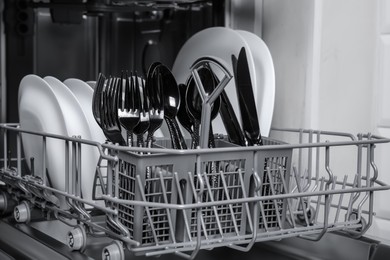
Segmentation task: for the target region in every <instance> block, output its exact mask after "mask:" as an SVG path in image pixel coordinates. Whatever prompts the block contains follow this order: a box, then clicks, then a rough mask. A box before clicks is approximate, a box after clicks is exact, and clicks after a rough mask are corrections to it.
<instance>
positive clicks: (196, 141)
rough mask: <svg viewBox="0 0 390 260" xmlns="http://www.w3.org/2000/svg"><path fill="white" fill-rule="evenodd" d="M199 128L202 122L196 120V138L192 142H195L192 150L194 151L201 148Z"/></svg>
mask: <svg viewBox="0 0 390 260" xmlns="http://www.w3.org/2000/svg"><path fill="white" fill-rule="evenodd" d="M199 127H200V122H199V121H197V120H196V121H195V122H194V136H193V137H192V142H193V147H192V148H194V149H195V148H196V147H198V146H199Z"/></svg>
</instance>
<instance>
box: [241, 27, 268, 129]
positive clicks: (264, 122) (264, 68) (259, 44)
mask: <svg viewBox="0 0 390 260" xmlns="http://www.w3.org/2000/svg"><path fill="white" fill-rule="evenodd" d="M237 32H238V33H239V34H240V35H241V36H242V37H243V38H244V39H245V40H246V42H247V43H248V45H249V48H250V50H251V52H252V57H253V60H254V62H255V68H256V84H257V86H260V87H261V86H263V87H261V89H262V91H260V92H261V93H260V94H261V95H263V96H264V97H266V98H261V99H258V100H257V101H258V102H257V110H258V111H260V113H259V114H258V115H259V117H260V118H261V126H262V129H261V130H262V132H261V133H262V134H263V135H265V136H268V135H269V131H270V129H271V123H272V116H273V112H274V104H275V69H274V62H273V60H272V56H271V52H270V51H269V49H268V47H267V45H266V44H265V42H264V41H263V40H262V39H261V38H260V37H259V36H257V35H256V34H254V33H251V32H248V31H242V30H237ZM259 89H260V88H255V89H254V95H255V96H256V97H259V93H258V92H259ZM263 130H264V132H263ZM267 130H268V131H267Z"/></svg>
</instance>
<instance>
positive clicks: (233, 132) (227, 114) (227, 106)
mask: <svg viewBox="0 0 390 260" xmlns="http://www.w3.org/2000/svg"><path fill="white" fill-rule="evenodd" d="M207 67H208V69H209V70H210V72H211V73H212V75H213V78H214V82H215V85H218V83H219V79H218V77H217V76H216V75H215V74H214V72H213V70H212V69H211V67H210V66H209V64H207ZM233 75H235V71H234V74H233ZM219 113H220V115H221V119H222V123H223V125H224V126H225V129H226V133H227V135H228V138H229V141H230V142H231V143H233V144H237V145H240V146H245V137H244V134H243V132H242V130H241V127H240V124H239V123H238V120H237V116H236V114H235V113H234V109H233V106H232V104H231V103H230V100H229V97H228V95H227V94H226V91H225V90H223V91H222V93H221V106H220V109H219Z"/></svg>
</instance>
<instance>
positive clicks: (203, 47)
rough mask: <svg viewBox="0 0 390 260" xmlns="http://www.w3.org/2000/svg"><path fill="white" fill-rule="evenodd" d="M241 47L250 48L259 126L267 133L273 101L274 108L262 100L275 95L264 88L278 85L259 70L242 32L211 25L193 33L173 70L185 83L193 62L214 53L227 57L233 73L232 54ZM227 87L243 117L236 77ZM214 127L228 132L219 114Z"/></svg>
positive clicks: (179, 80) (231, 99) (249, 59)
mask: <svg viewBox="0 0 390 260" xmlns="http://www.w3.org/2000/svg"><path fill="white" fill-rule="evenodd" d="M251 45H252V44H251ZM242 47H244V48H245V49H246V51H247V52H246V53H247V60H248V66H249V71H250V74H251V81H252V86H253V89H254V95H255V101H256V106H257V113H258V117H259V122H260V130H261V133H262V135H264V136H268V134H269V130H270V129H269V128H270V118H271V119H272V113H273V102H272V108H271V107H269V108H268V107H267V108H264V106H263V104H264V103H267V102H264V100H266V99H273V97H271V96H266V95H265V94H266V93H269V92H272V91H269V90H265V89H268V88H275V86H274V85H271V84H270V83H269V82H270V81H269V80H265V79H262V78H261V74H259V73H257V67H256V64H255V60H254V58H253V55H252V48H251V46H250V45H249V44H248V43H247V41H246V39H244V37H242V36H241V34H240V33H238V32H236V31H235V30H233V29H229V28H226V27H212V28H208V29H205V30H202V31H200V32H198V33H197V34H195V35H194V36H192V37H191V38H190V39H189V40H188V41H187V42H186V43H185V44H184V46H183V47H182V48H181V50H180V51H179V54H178V55H177V57H176V60H175V63H174V65H173V68H172V73H173V74H174V76H175V78H176V80H177V82H178V84H179V83H185V82H186V80H187V78H188V77H189V75H190V73H191V72H190V67H191V66H192V64H193V63H194V62H195V61H196V60H197V59H199V58H201V57H209V56H212V57H217V58H219V59H221V60H224V61H225V62H226V64H227V69H228V70H229V71H230V72H231V73H232V75H233V69H232V59H231V56H232V55H235V56H236V57H238V54H239V52H240V50H241V48H242ZM260 47H261V46H260ZM261 48H262V47H261ZM264 81H265V82H268V83H267V85H264V83H263V82H264ZM225 90H226V93H227V95H228V97H229V100H230V102H231V103H232V106H233V108H234V110H235V111H236V115H237V118H238V119H239V121H241V116H240V113H239V108H238V107H239V106H238V100H237V95H236V89H235V83H234V79H232V80H231V81H230V82H229V84H228V85H227V86H226V88H225ZM213 128H214V132H215V133H217V132H222V133H226V131H225V129H224V127H223V124H222V122H221V121H220V118H217V119H216V120H214V123H213Z"/></svg>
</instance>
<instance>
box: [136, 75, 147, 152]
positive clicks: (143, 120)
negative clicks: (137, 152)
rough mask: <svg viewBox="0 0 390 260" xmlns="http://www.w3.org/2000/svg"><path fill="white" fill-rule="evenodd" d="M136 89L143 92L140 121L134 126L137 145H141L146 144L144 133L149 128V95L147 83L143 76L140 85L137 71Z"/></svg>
mask: <svg viewBox="0 0 390 260" xmlns="http://www.w3.org/2000/svg"><path fill="white" fill-rule="evenodd" d="M134 78H135V89H136V91H137V90H138V91H141V92H142V102H141V106H140V107H141V109H140V112H139V123H138V124H137V125H136V126H135V128H134V134H136V135H137V145H138V146H139V147H143V146H144V137H143V136H144V134H145V133H146V131H147V130H148V129H149V125H150V123H149V104H148V103H149V101H148V96H147V94H146V91H145V84H144V80H143V79H142V78H141V86H140V85H139V80H138V76H137V72H135V77H134Z"/></svg>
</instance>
